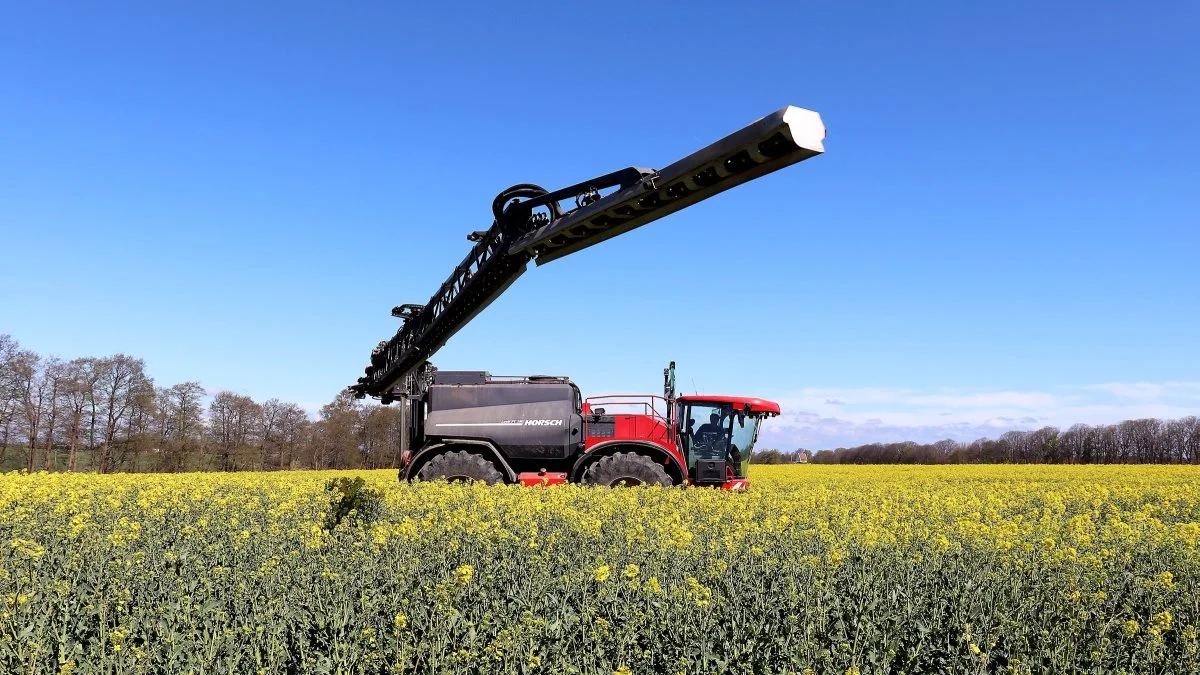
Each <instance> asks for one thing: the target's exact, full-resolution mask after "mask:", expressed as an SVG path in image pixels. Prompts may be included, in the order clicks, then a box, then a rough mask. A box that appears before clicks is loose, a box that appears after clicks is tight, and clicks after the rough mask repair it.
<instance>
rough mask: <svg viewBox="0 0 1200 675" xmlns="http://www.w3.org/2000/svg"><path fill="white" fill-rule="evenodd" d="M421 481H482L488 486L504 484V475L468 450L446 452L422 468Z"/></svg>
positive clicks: (419, 475)
mask: <svg viewBox="0 0 1200 675" xmlns="http://www.w3.org/2000/svg"><path fill="white" fill-rule="evenodd" d="M417 477H418V478H420V479H421V480H437V479H439V478H444V479H445V480H447V481H449V482H451V483H469V482H471V481H482V482H484V483H487V484H488V485H495V484H496V483H503V482H504V475H503V474H501V473H500V470H499V469H497V468H496V465H495V464H492V463H491V462H489V461H488V460H487V459H485V458H483V457H481V456H479V455H476V454H475V453H473V452H467V451H466V450H455V451H452V452H444V453H442V454H440V455H438V456H437V457H434V458H433V459H431V460H429V462H428V463H427V464H426V465H425V466H423V467H421V470H420V471H418V472H417Z"/></svg>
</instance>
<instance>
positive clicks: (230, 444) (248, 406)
mask: <svg viewBox="0 0 1200 675" xmlns="http://www.w3.org/2000/svg"><path fill="white" fill-rule="evenodd" d="M261 415H262V407H261V406H259V405H258V404H257V403H255V402H254V400H253V399H251V398H250V397H249V396H241V395H238V394H234V393H232V392H228V391H222V392H220V393H219V394H217V395H216V396H214V397H213V400H212V403H211V404H209V406H208V427H209V435H210V437H211V438H212V440H213V443H214V445H215V447H216V449H217V454H218V456H219V457H220V459H221V470H222V471H232V470H233V469H234V468H235V465H234V456H235V455H237V454H239V453H240V452H241V451H244V450H246V449H248V448H249V447H250V446H251V445H252V444H254V440H255V439H254V431H255V429H256V428H258V427H259V426H260V422H259V417H260V416H261Z"/></svg>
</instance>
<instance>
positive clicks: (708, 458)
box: [676, 396, 779, 484]
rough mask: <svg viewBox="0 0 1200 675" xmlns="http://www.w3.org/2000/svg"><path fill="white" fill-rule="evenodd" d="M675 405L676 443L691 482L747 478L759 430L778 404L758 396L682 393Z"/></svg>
mask: <svg viewBox="0 0 1200 675" xmlns="http://www.w3.org/2000/svg"><path fill="white" fill-rule="evenodd" d="M676 405H677V406H678V408H677V416H676V419H677V420H679V447H680V449H681V450H682V451H683V454H684V456H685V457H686V458H687V469H688V476H689V477H690V479H691V482H692V483H702V484H720V483H725V482H727V481H730V480H735V479H739V478H746V474H747V472H748V470H749V468H750V454H751V453H752V452H753V451H754V442H755V441H756V440H758V430H759V427H760V426H761V425H762V421H763V420H764V419H766V418H767V417H773V416H775V415H778V414H779V405H778V404H777V403H773V402H771V401H764V400H762V399H758V398H742V397H736V396H681V397H679V398H678V400H677V403H676Z"/></svg>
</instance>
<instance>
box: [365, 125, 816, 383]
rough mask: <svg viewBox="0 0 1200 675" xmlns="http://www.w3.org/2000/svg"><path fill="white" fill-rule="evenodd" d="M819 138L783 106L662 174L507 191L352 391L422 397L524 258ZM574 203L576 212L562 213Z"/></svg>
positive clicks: (561, 250) (404, 313)
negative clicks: (441, 356) (451, 345)
mask: <svg viewBox="0 0 1200 675" xmlns="http://www.w3.org/2000/svg"><path fill="white" fill-rule="evenodd" d="M824 138H825V127H824V124H823V123H822V122H821V118H820V116H819V115H818V114H817V113H815V112H813V111H811V110H805V109H802V108H795V107H792V106H788V107H786V108H783V109H781V110H778V111H776V112H775V113H772V114H771V115H768V116H766V117H764V118H762V119H760V120H758V121H757V122H754V123H753V124H750V125H748V126H746V127H744V128H742V129H740V130H738V131H736V132H734V133H732V134H730V135H728V136H726V137H725V138H722V139H721V140H719V141H717V142H715V143H712V144H710V145H708V146H706V147H704V148H702V149H700V150H698V151H696V152H694V153H692V154H690V155H688V156H687V157H684V158H683V159H681V160H679V161H677V162H675V163H673V164H671V165H669V166H667V167H666V168H664V169H661V170H658V171H655V170H653V169H642V168H637V167H628V168H625V169H621V170H620V171H615V172H613V173H610V174H606V175H603V176H598V177H596V178H593V179H591V180H586V181H583V182H581V183H577V184H575V185H571V186H569V187H565V188H562V189H559V190H555V191H553V192H550V191H547V190H545V189H544V188H541V187H539V186H537V185H532V184H521V185H514V186H512V187H511V188H509V189H507V190H505V191H504V192H501V193H500V194H499V195H497V197H496V199H495V201H493V203H492V215H493V217H494V221H493V222H492V226H491V227H490V228H488V229H487V230H482V231H477V232H472V233H471V234H470V235H468V236H467V239H468V240H469V241H472V242H474V245H473V246H472V247H471V251H470V252H469V253H468V254H467V256H466V257H465V258H463V261H462V262H461V263H459V264H458V266H457V267H455V268H454V272H453V273H452V274H451V275H450V278H449V279H447V280H446V281H445V283H443V284H442V286H441V288H439V289H438V291H437V292H436V293H434V294H433V297H431V298H430V299H429V302H427V303H425V304H424V305H421V304H406V305H400V306H398V307H395V308H393V309H392V316H395V317H398V318H400V319H403V321H404V323H403V324H402V325H401V327H400V329H399V330H398V331H396V334H395V335H394V336H393V337H392V338H391V339H389V340H386V341H383V342H380V343H379V345H378V346H377V347H376V348H375V350H374V351H372V352H371V364H370V365H369V366H367V368H366V370H365V374H364V376H363V377H360V378H358V381H357V382H356V383H355V384H353V385H351V386H350V387H349V389H350V391H351V392H353V393H354V395H355V396H356V397H358V398H363V397H365V396H374V397H378V398H379V399H380V401H381V402H382V403H390V402H392V401H393V400H396V399H397V398H408V397H411V396H419V395H420V394H421V393H422V392H424V390H425V389H426V388H427V387H428V384H429V381H430V378H431V376H432V367H431V366H429V365H428V360H429V358H430V357H431V356H432V355H433V354H434V352H436V351H437V350H438V349H440V348H441V347H442V345H444V344H445V343H446V341H447V340H449V339H450V338H451V337H452V336H453V335H454V334H455V333H456V332H458V331H459V330H460V329H461V328H462V327H463V326H465V325H467V324H468V323H469V322H470V321H471V320H472V319H473V318H475V316H476V315H478V314H479V313H480V312H481V311H483V310H484V309H485V308H486V307H487V306H488V305H490V304H491V303H492V301H494V300H495V299H496V298H497V297H499V296H500V294H502V293H503V292H504V291H505V290H506V289H508V287H509V286H510V285H512V283H513V282H514V281H516V280H517V278H518V277H520V276H521V274H522V273H524V272H525V269H526V267H527V264H528V263H529V261H531V260H532V261H534V262H535V263H536V264H538V265H542V264H545V263H547V262H550V261H552V260H557V259H558V258H561V257H563V256H566V255H570V254H571V253H574V252H576V251H580V250H582V249H585V248H587V247H589V246H593V245H595V244H598V243H600V242H602V241H604V240H606V239H610V238H612V237H615V236H617V235H619V234H622V233H625V232H628V231H630V230H632V229H634V228H637V227H641V226H642V225H645V224H647V223H650V222H653V221H655V220H657V219H659V218H662V217H664V216H667V215H670V214H671V213H674V212H676V211H678V210H680V209H683V208H686V207H688V206H691V205H692V204H695V203H697V202H699V201H702V200H704V199H707V198H709V197H711V196H713V195H716V194H719V193H721V192H724V191H725V190H728V189H729V188H732V187H735V186H737V185H741V184H742V183H745V182H748V181H751V180H754V179H756V178H759V177H761V176H764V175H766V174H768V173H771V172H773V171H777V170H779V169H782V168H784V167H786V166H789V165H791V164H795V163H796V162H800V161H802V160H805V159H808V158H809V157H813V156H815V155H818V154H820V153H822V152H824V147H823V144H822V141H823V140H824ZM571 199H573V200H574V203H575V204H574V207H568V208H564V207H563V205H562V202H564V201H568V200H571Z"/></svg>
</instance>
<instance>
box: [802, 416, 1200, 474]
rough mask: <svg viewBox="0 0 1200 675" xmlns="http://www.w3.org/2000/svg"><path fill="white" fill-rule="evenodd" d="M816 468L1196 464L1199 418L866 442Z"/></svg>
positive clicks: (816, 458)
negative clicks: (986, 435)
mask: <svg viewBox="0 0 1200 675" xmlns="http://www.w3.org/2000/svg"><path fill="white" fill-rule="evenodd" d="M810 461H812V462H814V463H817V464H975V463H986V464H1034V463H1043V464H1200V419H1198V418H1196V417H1194V416H1191V417H1184V418H1181V419H1177V420H1159V419H1149V418H1147V419H1136V420H1125V421H1124V422H1120V423H1118V424H1105V425H1097V426H1089V425H1087V424H1076V425H1075V426H1073V427H1071V428H1070V429H1067V430H1066V431H1060V430H1059V429H1057V428H1056V427H1043V428H1041V429H1037V430H1035V431H1010V432H1008V433H1006V434H1004V435H1002V436H1000V437H999V438H996V439H990V438H981V439H979V440H976V441H972V442H970V443H962V442H959V441H954V440H950V439H946V440H942V441H938V442H936V443H914V442H912V441H908V442H904V443H870V444H867V445H860V446H857V447H853V448H837V449H836V450H822V451H820V452H817V453H816V454H814V455H813V456H812V459H811V460H810Z"/></svg>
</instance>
